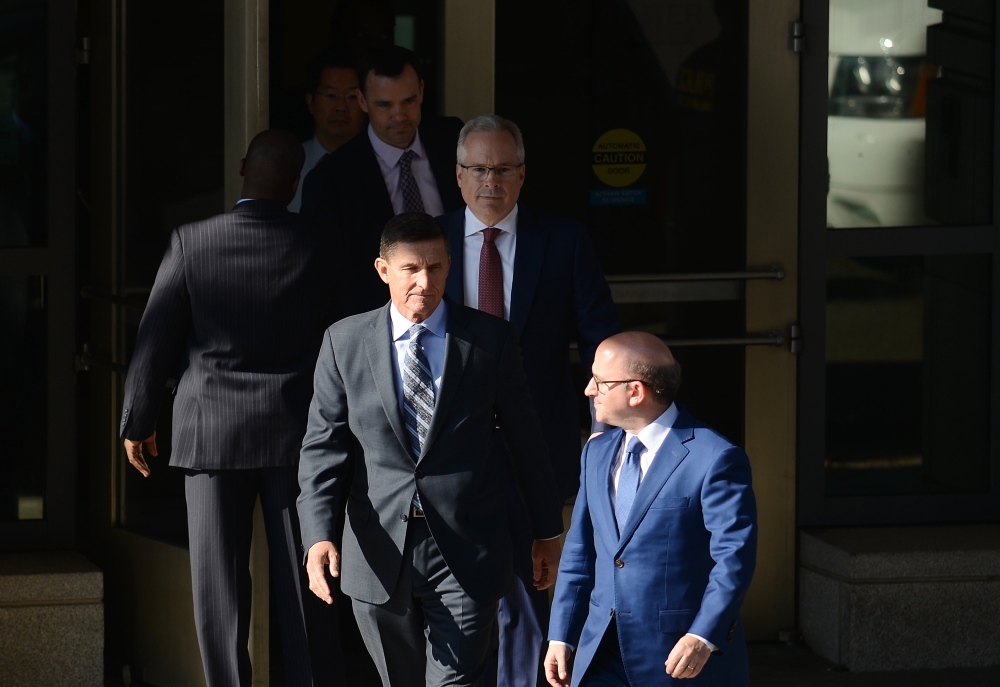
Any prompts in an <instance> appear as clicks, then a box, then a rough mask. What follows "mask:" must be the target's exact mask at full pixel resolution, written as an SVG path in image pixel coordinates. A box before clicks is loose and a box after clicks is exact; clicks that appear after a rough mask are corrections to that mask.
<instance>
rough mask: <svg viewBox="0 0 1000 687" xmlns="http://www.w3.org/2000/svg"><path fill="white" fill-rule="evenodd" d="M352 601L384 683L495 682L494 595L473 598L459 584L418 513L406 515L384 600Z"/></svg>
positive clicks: (398, 686)
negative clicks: (395, 576)
mask: <svg viewBox="0 0 1000 687" xmlns="http://www.w3.org/2000/svg"><path fill="white" fill-rule="evenodd" d="M353 603H354V616H355V617H356V618H357V620H358V627H359V628H360V629H361V636H362V637H363V638H364V641H365V646H366V647H368V653H370V654H371V655H372V658H373V659H374V660H375V665H376V667H377V668H378V672H379V675H380V676H381V677H382V684H383V685H384V687H425V686H426V687H444V686H445V685H449V686H451V685H454V686H456V687H488V686H489V685H493V684H496V658H495V656H494V655H492V654H493V650H494V647H495V643H496V632H497V602H496V601H491V602H488V603H481V602H477V601H474V600H473V599H471V598H470V597H469V596H468V595H467V594H466V593H465V592H464V591H463V590H462V587H461V586H460V585H459V584H458V581H457V580H456V579H455V576H454V575H452V574H451V571H450V570H448V566H447V564H446V563H445V561H444V557H443V556H442V555H441V552H440V551H439V550H438V547H437V544H436V543H435V542H434V537H432V536H431V533H430V530H429V529H428V528H427V522H426V521H425V520H424V519H423V518H411V519H410V524H409V528H408V529H407V532H406V546H405V548H404V551H403V568H402V571H401V572H400V576H399V581H398V582H397V584H396V589H395V591H393V593H392V596H391V597H390V598H389V601H387V602H386V603H384V604H377V605H376V604H369V603H364V602H362V601H358V600H356V599H355V600H354V601H353Z"/></svg>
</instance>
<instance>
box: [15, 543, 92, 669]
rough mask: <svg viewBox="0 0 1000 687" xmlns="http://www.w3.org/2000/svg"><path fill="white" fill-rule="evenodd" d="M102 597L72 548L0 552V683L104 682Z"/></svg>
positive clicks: (85, 564) (87, 563) (87, 565)
mask: <svg viewBox="0 0 1000 687" xmlns="http://www.w3.org/2000/svg"><path fill="white" fill-rule="evenodd" d="M103 599H104V576H103V574H102V573H101V571H100V569H98V568H97V566H95V565H94V564H93V563H91V562H90V561H89V560H87V559H86V558H85V557H84V556H83V555H81V554H79V553H76V552H73V551H44V552H30V553H0V687H39V686H40V685H45V686H46V687H63V686H64V685H65V686H66V687H90V686H93V687H99V686H100V685H103V684H104V601H103Z"/></svg>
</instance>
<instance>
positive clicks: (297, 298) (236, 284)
mask: <svg viewBox="0 0 1000 687" xmlns="http://www.w3.org/2000/svg"><path fill="white" fill-rule="evenodd" d="M318 258H319V256H318V255H317V251H316V236H315V232H314V231H313V230H312V229H311V228H310V227H309V226H308V225H307V223H306V222H305V220H303V219H302V218H301V217H299V216H298V215H296V214H295V213H292V212H288V210H287V209H286V208H285V206H284V205H282V204H281V203H278V202H274V201H268V200H251V201H246V202H243V203H240V204H238V205H237V206H236V207H235V208H234V209H233V210H232V211H231V212H227V213H225V214H222V215H218V216H216V217H212V218H210V219H207V220H204V221H202V222H195V223H193V224H187V225H184V226H182V227H179V228H177V229H175V230H174V232H173V233H172V234H171V237H170V247H169V248H168V249H167V252H166V254H165V255H164V256H163V261H162V262H161V263H160V269H159V271H158V272H157V274H156V281H155V283H154V284H153V290H152V292H151V293H150V295H149V303H148V304H147V305H146V310H145V312H144V313H143V316H142V321H141V322H140V323H139V333H138V336H137V338H136V343H135V351H134V352H133V354H132V361H131V363H130V365H129V370H128V377H127V378H126V381H125V403H124V408H123V410H122V419H121V435H122V436H123V437H125V438H127V439H132V440H135V441H138V440H142V439H145V438H147V437H148V436H150V435H151V434H152V433H153V430H154V429H156V418H157V415H158V413H159V407H160V401H161V399H162V397H163V393H164V387H165V382H166V380H167V378H169V377H173V376H176V375H177V374H178V371H179V370H183V372H182V374H181V375H180V378H179V380H178V383H177V387H176V399H175V400H174V421H173V451H172V453H171V456H170V464H171V465H174V466H178V467H184V468H194V469H202V470H210V469H211V470H220V469H246V468H263V467H281V466H291V465H295V464H296V463H297V462H298V458H299V446H300V445H301V443H302V436H303V434H305V429H306V417H307V415H308V411H309V399H310V398H311V397H312V375H313V369H314V367H315V364H316V356H317V355H318V353H319V347H320V343H321V342H322V339H323V330H324V328H325V327H326V325H327V324H329V320H328V319H327V317H328V313H329V307H328V305H327V303H326V302H325V301H326V300H327V298H328V294H329V292H330V288H329V286H328V285H326V283H325V278H324V276H323V273H322V272H321V270H320V268H321V267H322V265H321V263H320V262H319V259H318Z"/></svg>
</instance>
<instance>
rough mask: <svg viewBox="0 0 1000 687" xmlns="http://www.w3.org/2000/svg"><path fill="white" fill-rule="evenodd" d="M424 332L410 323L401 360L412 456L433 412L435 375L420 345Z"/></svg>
mask: <svg viewBox="0 0 1000 687" xmlns="http://www.w3.org/2000/svg"><path fill="white" fill-rule="evenodd" d="M426 333H427V327H425V326H424V325H422V324H415V325H413V326H412V327H410V345H409V348H408V349H407V351H406V358H405V360H404V361H403V411H404V413H403V414H404V416H405V417H404V419H405V424H406V431H407V433H408V434H409V436H410V452H411V453H412V454H413V459H414V460H418V459H419V458H420V453H421V451H423V448H424V441H426V439H427V430H429V429H430V426H431V418H432V417H433V416H434V377H433V375H432V374H431V366H430V365H429V364H428V363H427V356H425V355H424V349H423V346H421V345H420V338H421V337H422V336H423V335H424V334H426Z"/></svg>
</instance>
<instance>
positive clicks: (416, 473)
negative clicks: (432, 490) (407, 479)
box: [413, 470, 424, 479]
mask: <svg viewBox="0 0 1000 687" xmlns="http://www.w3.org/2000/svg"><path fill="white" fill-rule="evenodd" d="M413 474H415V475H416V476H417V479H423V478H424V471H423V470H417V471H416V472H415V473H413Z"/></svg>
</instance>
